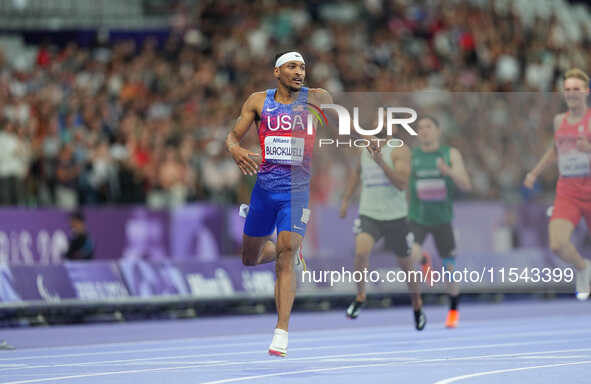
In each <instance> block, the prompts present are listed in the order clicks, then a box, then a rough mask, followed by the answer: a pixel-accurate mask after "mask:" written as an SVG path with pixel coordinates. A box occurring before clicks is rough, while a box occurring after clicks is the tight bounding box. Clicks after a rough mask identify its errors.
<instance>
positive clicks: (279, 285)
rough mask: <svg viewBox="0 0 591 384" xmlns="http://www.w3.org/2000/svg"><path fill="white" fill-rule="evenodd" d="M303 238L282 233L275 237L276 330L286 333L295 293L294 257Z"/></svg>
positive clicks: (290, 233)
mask: <svg viewBox="0 0 591 384" xmlns="http://www.w3.org/2000/svg"><path fill="white" fill-rule="evenodd" d="M302 240H303V236H302V235H300V234H298V233H295V232H288V231H282V232H280V233H279V236H278V237H277V262H276V264H275V270H276V274H277V281H276V283H275V284H276V290H275V292H276V294H277V297H276V302H277V315H278V316H277V326H276V328H278V329H282V330H285V331H287V330H288V325H289V316H290V314H291V309H292V307H293V301H294V299H295V292H296V274H295V270H294V255H295V253H296V252H297V250H298V248H299V247H300V246H301V245H302Z"/></svg>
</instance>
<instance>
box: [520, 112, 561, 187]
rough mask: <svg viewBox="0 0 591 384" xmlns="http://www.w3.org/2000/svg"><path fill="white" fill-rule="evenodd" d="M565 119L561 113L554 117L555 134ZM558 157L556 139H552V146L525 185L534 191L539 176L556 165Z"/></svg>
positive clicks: (530, 172)
mask: <svg viewBox="0 0 591 384" xmlns="http://www.w3.org/2000/svg"><path fill="white" fill-rule="evenodd" d="M563 118H564V113H559V114H558V115H556V116H554V132H556V130H557V129H558V128H559V127H560V123H561V122H562V119H563ZM557 159H558V157H557V156H556V146H555V145H554V139H552V144H551V146H550V147H549V148H548V149H547V150H546V153H544V156H542V158H541V159H540V161H538V163H537V164H536V166H535V167H534V169H532V170H531V171H529V172H528V174H527V175H526V176H525V180H524V182H523V185H525V186H526V187H527V188H530V189H532V188H533V187H534V184H535V183H536V180H537V178H538V176H539V175H540V174H541V173H542V172H543V171H544V170H545V169H546V168H547V167H548V166H550V165H553V164H556V160H557Z"/></svg>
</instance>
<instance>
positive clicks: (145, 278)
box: [119, 257, 189, 297]
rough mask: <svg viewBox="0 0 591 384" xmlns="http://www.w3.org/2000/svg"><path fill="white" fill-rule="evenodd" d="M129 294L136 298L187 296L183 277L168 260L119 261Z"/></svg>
mask: <svg viewBox="0 0 591 384" xmlns="http://www.w3.org/2000/svg"><path fill="white" fill-rule="evenodd" d="M119 269H120V270H121V274H122V276H123V278H124V280H125V282H126V284H127V288H128V289H129V293H130V294H131V295H132V296H137V297H152V296H170V295H188V294H189V288H188V286H187V283H186V281H185V280H184V278H183V275H182V274H181V272H180V271H179V269H178V268H177V267H176V265H174V264H173V263H172V262H170V261H168V260H162V261H149V260H142V259H138V258H133V257H129V258H126V259H123V260H121V261H119Z"/></svg>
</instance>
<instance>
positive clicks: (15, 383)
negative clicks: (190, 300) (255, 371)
mask: <svg viewBox="0 0 591 384" xmlns="http://www.w3.org/2000/svg"><path fill="white" fill-rule="evenodd" d="M193 367H194V366H193V365H187V366H183V367H166V368H149V369H134V370H131V371H113V372H100V373H87V374H82V375H70V376H57V377H45V378H41V379H31V380H19V381H6V382H3V383H0V384H30V383H43V382H47V381H58V380H60V381H61V380H68V379H81V378H84V377H100V376H113V375H127V374H132V373H145V372H161V371H174V370H179V369H187V368H193Z"/></svg>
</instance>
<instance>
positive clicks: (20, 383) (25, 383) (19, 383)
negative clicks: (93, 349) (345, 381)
mask: <svg viewBox="0 0 591 384" xmlns="http://www.w3.org/2000/svg"><path fill="white" fill-rule="evenodd" d="M563 341H569V340H563ZM557 342H558V341H557ZM542 343H545V342H529V343H507V344H483V345H480V346H467V347H447V348H431V349H415V350H406V351H393V352H371V353H353V354H343V355H332V356H313V357H301V358H295V359H289V360H281V359H266V360H258V361H257V360H254V361H244V362H232V363H228V364H224V363H221V364H208V365H207V366H208V367H219V366H227V365H242V364H248V365H251V364H255V363H259V364H260V363H268V364H273V363H279V362H285V361H296V360H298V361H302V360H319V359H323V358H339V357H352V356H377V355H395V354H400V353H412V352H440V351H450V350H452V351H453V350H469V349H484V348H499V347H505V346H506V347H512V346H520V345H530V344H542ZM550 343H552V342H550ZM579 350H580V349H577V350H576V351H579ZM587 350H591V348H588V349H587ZM562 351H563V352H566V351H569V350H562ZM573 351H575V350H573ZM556 352H560V350H558V351H556V350H554V351H551V353H556ZM531 353H532V352H524V353H517V354H503V355H483V356H469V357H458V358H440V359H424V360H416V361H407V362H404V363H401V362H400V361H395V362H389V363H381V364H369V365H358V366H351V367H349V368H363V367H372V366H386V365H393V364H410V363H413V364H414V363H428V362H445V361H451V360H473V359H479V358H490V357H503V356H519V355H523V354H531ZM535 353H536V354H540V353H543V352H535ZM203 367H205V366H196V365H186V366H181V367H166V368H148V369H136V370H127V371H112V372H98V373H87V374H82V375H70V376H57V377H46V378H41V379H30V380H22V381H10V382H4V383H0V384H30V383H42V382H47V381H51V382H55V381H61V380H68V379H77V378H85V377H98V376H109V375H125V374H132V373H146V372H160V371H172V370H183V369H191V368H193V369H194V368H199V369H202V368H203ZM349 368H348V367H347V366H345V367H332V368H323V369H319V370H312V371H310V370H305V371H292V372H291V373H289V372H287V373H280V374H271V375H270V376H278V375H282V374H299V373H307V372H322V371H325V370H338V369H349ZM270 376H269V377H270ZM262 377H268V376H267V375H262V376H251V377H249V379H258V378H262ZM224 380H230V381H219V383H223V382H232V381H243V380H245V378H230V379H224ZM212 383H218V381H215V382H212ZM212 383H210V384H212Z"/></svg>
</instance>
